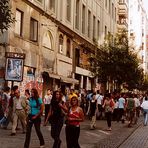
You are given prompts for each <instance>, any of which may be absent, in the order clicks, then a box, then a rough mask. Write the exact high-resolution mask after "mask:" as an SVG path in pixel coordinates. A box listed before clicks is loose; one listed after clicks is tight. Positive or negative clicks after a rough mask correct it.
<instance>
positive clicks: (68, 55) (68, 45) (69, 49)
mask: <svg viewBox="0 0 148 148" xmlns="http://www.w3.org/2000/svg"><path fill="white" fill-rule="evenodd" d="M66 47H67V51H66V56H67V57H69V58H70V51H71V45H70V39H67V45H66Z"/></svg>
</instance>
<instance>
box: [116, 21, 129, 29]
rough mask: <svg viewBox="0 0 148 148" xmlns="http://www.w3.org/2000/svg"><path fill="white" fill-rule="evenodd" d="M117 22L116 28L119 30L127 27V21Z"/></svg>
mask: <svg viewBox="0 0 148 148" xmlns="http://www.w3.org/2000/svg"><path fill="white" fill-rule="evenodd" d="M117 24H118V29H119V30H122V29H126V30H127V29H128V24H127V22H126V21H123V22H121V21H117Z"/></svg>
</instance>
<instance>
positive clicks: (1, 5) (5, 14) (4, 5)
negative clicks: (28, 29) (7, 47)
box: [0, 0, 14, 33]
mask: <svg viewBox="0 0 148 148" xmlns="http://www.w3.org/2000/svg"><path fill="white" fill-rule="evenodd" d="M13 22H14V18H12V13H11V10H10V7H9V0H1V1H0V32H1V33H3V32H4V31H5V30H7V29H8V28H9V27H10V24H11V23H13Z"/></svg>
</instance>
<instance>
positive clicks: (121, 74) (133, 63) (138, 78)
mask: <svg viewBox="0 0 148 148" xmlns="http://www.w3.org/2000/svg"><path fill="white" fill-rule="evenodd" d="M90 60H91V61H93V62H91V63H92V64H91V67H90V70H91V71H92V72H93V74H94V75H95V76H97V77H98V78H99V80H100V81H101V82H102V81H103V82H106V81H113V80H115V81H117V82H118V84H122V83H123V82H126V83H127V84H128V86H129V87H130V88H135V87H136V86H137V85H139V84H141V83H142V81H143V70H142V69H141V68H139V60H138V58H137V55H136V54H134V53H132V52H130V49H129V45H128V38H127V32H126V31H123V32H122V33H120V34H117V35H116V36H115V39H114V40H113V39H112V38H111V37H110V36H107V37H106V40H105V42H104V44H103V45H101V46H100V47H97V46H96V51H95V54H94V55H92V56H91V58H90Z"/></svg>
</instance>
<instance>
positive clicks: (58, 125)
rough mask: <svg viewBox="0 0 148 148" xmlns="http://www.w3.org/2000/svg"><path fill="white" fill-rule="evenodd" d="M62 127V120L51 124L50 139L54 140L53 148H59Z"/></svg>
mask: <svg viewBox="0 0 148 148" xmlns="http://www.w3.org/2000/svg"><path fill="white" fill-rule="evenodd" d="M62 127H63V118H61V119H59V120H57V122H51V137H52V138H53V139H54V144H53V148H60V145H61V139H60V133H61V130H62Z"/></svg>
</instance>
